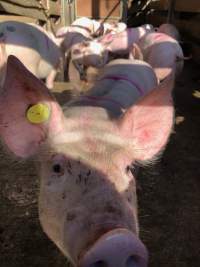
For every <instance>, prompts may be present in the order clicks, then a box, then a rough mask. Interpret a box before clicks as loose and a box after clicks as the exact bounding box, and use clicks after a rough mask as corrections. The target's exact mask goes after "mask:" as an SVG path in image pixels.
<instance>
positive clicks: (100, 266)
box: [88, 261, 108, 267]
mask: <svg viewBox="0 0 200 267" xmlns="http://www.w3.org/2000/svg"><path fill="white" fill-rule="evenodd" d="M88 267H108V264H107V263H106V262H105V261H96V262H94V263H92V264H90V265H89V266H88Z"/></svg>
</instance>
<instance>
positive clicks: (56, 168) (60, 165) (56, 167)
mask: <svg viewBox="0 0 200 267" xmlns="http://www.w3.org/2000/svg"><path fill="white" fill-rule="evenodd" d="M52 160H53V164H52V172H53V173H54V174H55V175H57V176H61V175H63V174H64V172H65V157H64V156H63V155H58V154H57V155H54V156H53V159H52Z"/></svg>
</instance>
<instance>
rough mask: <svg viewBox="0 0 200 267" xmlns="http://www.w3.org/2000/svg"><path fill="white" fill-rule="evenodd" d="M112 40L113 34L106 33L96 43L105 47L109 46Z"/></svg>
mask: <svg viewBox="0 0 200 267" xmlns="http://www.w3.org/2000/svg"><path fill="white" fill-rule="evenodd" d="M113 40H114V34H112V33H107V34H105V35H104V36H103V37H101V38H99V39H98V41H99V42H100V43H101V44H102V45H104V46H105V47H107V46H109V45H110V44H111V43H112V42H113Z"/></svg>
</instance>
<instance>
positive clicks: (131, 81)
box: [102, 75, 144, 96]
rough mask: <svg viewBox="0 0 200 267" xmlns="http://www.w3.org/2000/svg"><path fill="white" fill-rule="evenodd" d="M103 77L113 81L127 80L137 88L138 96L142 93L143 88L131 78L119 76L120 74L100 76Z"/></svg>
mask: <svg viewBox="0 0 200 267" xmlns="http://www.w3.org/2000/svg"><path fill="white" fill-rule="evenodd" d="M104 79H109V80H114V81H120V80H122V81H127V82H129V83H130V84H131V85H133V86H134V87H135V88H136V89H137V91H138V93H139V94H140V96H142V95H143V94H144V90H143V89H142V88H141V87H140V86H139V85H138V84H137V83H135V82H134V81H133V80H130V79H128V78H127V77H124V76H120V75H117V76H115V75H108V76H105V77H103V78H102V80H104Z"/></svg>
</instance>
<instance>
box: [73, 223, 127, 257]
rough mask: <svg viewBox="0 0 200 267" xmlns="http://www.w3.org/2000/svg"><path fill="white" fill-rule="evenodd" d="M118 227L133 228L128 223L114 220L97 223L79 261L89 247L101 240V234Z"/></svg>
mask: <svg viewBox="0 0 200 267" xmlns="http://www.w3.org/2000/svg"><path fill="white" fill-rule="evenodd" d="M117 229H127V230H131V229H129V227H127V225H125V224H122V223H121V224H120V223H117V224H116V223H114V222H106V223H103V222H102V223H98V224H95V230H94V231H92V230H91V232H92V234H91V235H92V238H90V240H88V242H87V244H86V245H85V246H84V248H83V249H82V250H81V252H80V253H79V255H78V261H80V259H82V258H83V256H84V255H85V253H86V252H87V251H89V249H90V248H91V247H92V246H93V245H94V244H95V243H96V242H97V241H98V240H99V238H101V236H103V235H105V234H107V233H108V232H110V231H113V230H117ZM131 231H132V230H131Z"/></svg>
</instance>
